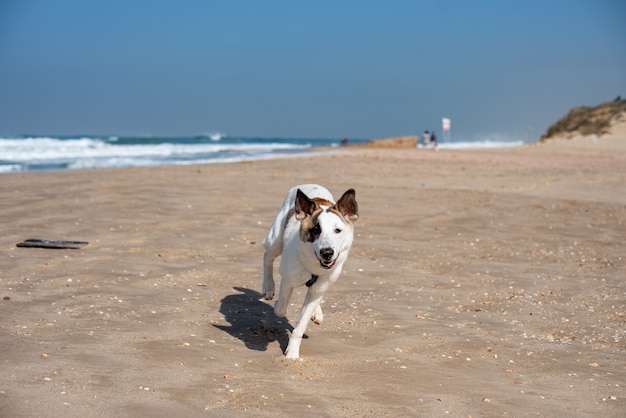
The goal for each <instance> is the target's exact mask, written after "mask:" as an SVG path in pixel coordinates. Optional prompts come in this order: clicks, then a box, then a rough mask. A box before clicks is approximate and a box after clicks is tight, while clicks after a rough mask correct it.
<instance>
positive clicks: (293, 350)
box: [285, 341, 302, 361]
mask: <svg viewBox="0 0 626 418" xmlns="http://www.w3.org/2000/svg"><path fill="white" fill-rule="evenodd" d="M296 345H297V347H295V346H296ZM285 358H286V359H287V360H300V361H302V359H301V358H300V344H293V342H292V341H289V345H287V349H286V350H285Z"/></svg>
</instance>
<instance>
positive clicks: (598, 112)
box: [540, 96, 626, 141]
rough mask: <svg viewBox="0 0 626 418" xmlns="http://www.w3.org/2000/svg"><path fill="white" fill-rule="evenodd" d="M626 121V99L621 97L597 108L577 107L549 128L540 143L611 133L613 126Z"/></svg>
mask: <svg viewBox="0 0 626 418" xmlns="http://www.w3.org/2000/svg"><path fill="white" fill-rule="evenodd" d="M624 120H626V99H622V98H620V97H619V96H618V97H617V98H616V99H615V100H613V101H612V102H606V103H602V104H600V105H598V106H595V107H588V106H581V107H575V108H573V109H572V110H570V112H569V113H568V114H567V115H565V116H564V117H562V118H561V119H560V120H559V121H558V122H556V123H555V124H553V125H552V126H550V127H549V128H548V130H547V131H546V133H545V134H544V135H543V136H542V137H541V139H540V141H546V140H548V139H551V138H554V137H559V138H571V137H573V136H577V135H582V136H586V135H597V136H598V137H600V136H602V135H605V134H607V133H609V132H610V128H611V126H612V125H613V124H614V123H616V122H619V121H624Z"/></svg>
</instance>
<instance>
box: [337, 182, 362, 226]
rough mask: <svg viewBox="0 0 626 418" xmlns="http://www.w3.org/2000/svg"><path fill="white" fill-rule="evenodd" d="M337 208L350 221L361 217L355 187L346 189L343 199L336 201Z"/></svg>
mask: <svg viewBox="0 0 626 418" xmlns="http://www.w3.org/2000/svg"><path fill="white" fill-rule="evenodd" d="M335 208H337V210H338V211H339V213H341V215H342V216H343V217H344V218H346V220H348V221H350V222H354V221H356V220H357V219H359V205H358V204H357V203H356V192H355V191H354V189H350V190H348V191H346V192H345V193H344V194H343V196H341V199H339V200H338V201H337V203H335Z"/></svg>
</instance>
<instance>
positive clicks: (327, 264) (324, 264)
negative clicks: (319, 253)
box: [318, 257, 339, 270]
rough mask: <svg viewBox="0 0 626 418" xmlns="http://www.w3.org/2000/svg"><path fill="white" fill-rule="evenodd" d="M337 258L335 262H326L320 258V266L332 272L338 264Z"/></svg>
mask: <svg viewBox="0 0 626 418" xmlns="http://www.w3.org/2000/svg"><path fill="white" fill-rule="evenodd" d="M337 258H339V257H337ZM337 258H335V259H334V260H325V259H323V258H318V260H319V262H320V266H322V268H324V269H326V270H330V269H331V268H333V267H334V266H335V263H336V262H337Z"/></svg>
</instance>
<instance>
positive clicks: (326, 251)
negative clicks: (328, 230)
mask: <svg viewBox="0 0 626 418" xmlns="http://www.w3.org/2000/svg"><path fill="white" fill-rule="evenodd" d="M333 254H335V251H333V249H332V248H322V249H321V250H320V256H321V257H322V258H323V259H324V260H330V259H332V258H333Z"/></svg>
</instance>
